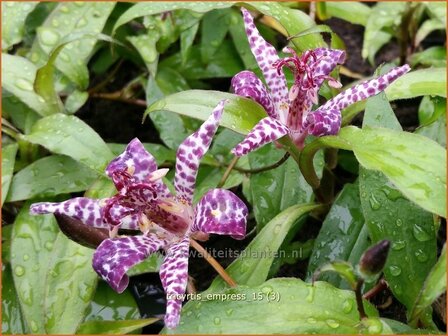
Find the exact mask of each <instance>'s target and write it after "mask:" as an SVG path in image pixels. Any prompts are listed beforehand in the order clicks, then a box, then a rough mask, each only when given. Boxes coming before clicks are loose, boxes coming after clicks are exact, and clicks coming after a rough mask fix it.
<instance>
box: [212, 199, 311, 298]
mask: <svg viewBox="0 0 448 336" xmlns="http://www.w3.org/2000/svg"><path fill="white" fill-rule="evenodd" d="M318 207H319V206H318V205H315V204H299V205H294V206H292V207H290V208H288V209H286V210H284V211H282V212H281V213H279V214H278V215H277V216H275V217H274V218H273V219H272V220H271V221H270V222H269V223H268V224H266V226H265V227H264V228H263V229H262V230H261V231H260V233H258V234H257V236H256V237H255V238H254V240H252V241H251V242H250V243H249V245H247V247H246V249H245V250H244V251H242V252H241V254H240V256H239V257H238V259H236V260H235V261H234V262H232V264H230V266H229V267H227V269H226V272H227V273H228V274H229V275H230V276H231V277H232V278H233V279H234V280H235V281H236V283H238V284H239V285H249V286H257V285H260V284H262V283H263V282H264V281H265V280H266V278H267V276H268V273H269V269H270V268H271V265H272V262H273V261H274V259H275V257H276V254H277V251H278V249H279V248H280V246H281V244H282V243H283V240H284V239H285V237H286V235H287V234H288V232H289V231H290V230H291V228H292V227H293V226H294V224H295V223H296V222H297V221H298V219H299V218H300V217H302V216H303V215H305V214H306V213H308V212H310V211H312V210H315V209H317V208H318ZM302 223H303V222H302ZM224 288H226V284H225V282H224V281H223V280H222V279H221V278H220V277H218V278H216V279H215V280H214V281H213V282H212V284H211V285H210V287H209V288H208V289H207V291H206V292H207V293H210V292H219V291H220V290H222V289H224Z"/></svg>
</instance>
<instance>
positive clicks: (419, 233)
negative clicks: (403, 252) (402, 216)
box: [413, 225, 431, 242]
mask: <svg viewBox="0 0 448 336" xmlns="http://www.w3.org/2000/svg"><path fill="white" fill-rule="evenodd" d="M413 233H414V237H415V239H417V240H418V241H421V242H425V241H428V240H430V239H431V236H430V235H429V234H428V233H427V232H426V231H425V230H423V228H422V227H421V226H420V225H414V230H413Z"/></svg>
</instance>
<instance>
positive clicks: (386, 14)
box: [362, 2, 408, 64]
mask: <svg viewBox="0 0 448 336" xmlns="http://www.w3.org/2000/svg"><path fill="white" fill-rule="evenodd" d="M407 6H408V4H407V3H405V2H380V3H377V4H376V5H375V7H373V8H372V10H371V13H370V15H369V17H368V19H367V23H366V28H365V31H364V42H363V46H362V57H363V58H369V61H370V63H372V64H373V61H374V57H375V54H376V53H377V51H378V50H379V49H380V48H381V47H382V46H383V45H384V44H386V43H387V42H389V40H390V39H391V38H392V36H393V33H392V31H393V29H394V27H398V26H399V25H400V24H401V17H402V16H403V14H404V12H405V11H406V9H407ZM391 30H392V31H391ZM388 31H390V32H388Z"/></svg>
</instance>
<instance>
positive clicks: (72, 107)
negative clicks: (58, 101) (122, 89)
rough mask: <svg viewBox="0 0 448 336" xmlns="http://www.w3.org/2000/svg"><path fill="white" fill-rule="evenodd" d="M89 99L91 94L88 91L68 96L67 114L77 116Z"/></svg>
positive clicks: (66, 101) (66, 103) (66, 102)
mask: <svg viewBox="0 0 448 336" xmlns="http://www.w3.org/2000/svg"><path fill="white" fill-rule="evenodd" d="M87 99H89V94H88V92H86V91H78V90H75V91H73V92H72V93H71V94H69V95H68V97H67V99H66V100H65V106H64V107H65V112H66V113H68V114H75V113H76V112H77V111H78V110H79V109H80V108H81V107H82V106H83V105H84V104H85V103H86V102H87Z"/></svg>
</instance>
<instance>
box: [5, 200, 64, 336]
mask: <svg viewBox="0 0 448 336" xmlns="http://www.w3.org/2000/svg"><path fill="white" fill-rule="evenodd" d="M28 211H29V203H27V204H25V205H24V206H23V207H22V210H21V211H20V213H19V215H18V216H17V218H16V220H15V221H14V224H13V232H12V242H11V268H12V271H13V278H14V285H15V287H16V290H17V294H18V297H19V302H20V307H21V311H22V313H23V318H24V320H25V322H26V324H27V329H28V330H30V331H31V333H33V334H45V333H46V332H47V330H46V329H45V312H44V310H43V309H42V307H43V306H44V301H45V299H46V297H47V295H46V293H45V288H46V286H45V281H46V279H47V278H46V276H47V273H48V263H49V260H50V259H51V257H52V255H53V245H54V242H55V240H56V237H57V234H58V231H59V229H58V226H57V224H56V221H55V219H54V217H53V216H52V215H44V216H31V215H30V214H29V213H28Z"/></svg>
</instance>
